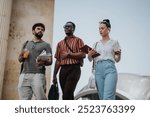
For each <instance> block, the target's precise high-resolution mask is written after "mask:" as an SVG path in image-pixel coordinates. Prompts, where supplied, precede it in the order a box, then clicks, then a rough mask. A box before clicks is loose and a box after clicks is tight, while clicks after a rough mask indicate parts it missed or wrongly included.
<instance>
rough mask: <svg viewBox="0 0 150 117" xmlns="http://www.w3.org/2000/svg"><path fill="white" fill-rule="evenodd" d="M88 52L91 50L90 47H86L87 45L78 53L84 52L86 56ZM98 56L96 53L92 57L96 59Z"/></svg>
mask: <svg viewBox="0 0 150 117" xmlns="http://www.w3.org/2000/svg"><path fill="white" fill-rule="evenodd" d="M90 50H92V48H91V47H90V46H88V45H84V46H83V47H82V48H80V51H81V52H84V53H86V54H88V52H89V51H90ZM99 55H100V53H98V52H96V53H95V54H94V55H93V56H92V57H93V58H95V57H97V56H99Z"/></svg>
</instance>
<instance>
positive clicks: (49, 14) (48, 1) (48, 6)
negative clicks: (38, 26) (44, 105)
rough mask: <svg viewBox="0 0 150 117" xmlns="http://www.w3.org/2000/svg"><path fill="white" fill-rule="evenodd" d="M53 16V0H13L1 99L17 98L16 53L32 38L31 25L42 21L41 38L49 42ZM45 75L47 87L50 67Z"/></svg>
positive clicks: (17, 73) (17, 63)
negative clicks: (43, 29)
mask: <svg viewBox="0 0 150 117" xmlns="http://www.w3.org/2000/svg"><path fill="white" fill-rule="evenodd" d="M53 17H54V0H13V4H12V13H11V21H10V31H9V39H8V47H7V56H6V64H5V72H4V81H3V90H2V99H11V100H14V99H18V91H17V85H18V78H19V71H20V63H19V62H18V55H19V51H20V48H21V46H22V44H23V43H24V42H25V41H26V40H32V38H33V35H32V25H33V24H34V23H37V22H42V23H44V24H45V26H46V31H45V34H44V36H43V39H44V40H45V41H47V42H49V43H50V44H51V42H52V36H53V35H52V34H53ZM46 76H47V89H49V85H50V67H47V74H46ZM47 91H48V90H47Z"/></svg>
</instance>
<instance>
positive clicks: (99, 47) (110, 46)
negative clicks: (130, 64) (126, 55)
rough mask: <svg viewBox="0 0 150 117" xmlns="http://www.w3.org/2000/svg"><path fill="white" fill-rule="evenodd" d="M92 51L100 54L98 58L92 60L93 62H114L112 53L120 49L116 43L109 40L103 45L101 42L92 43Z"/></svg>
mask: <svg viewBox="0 0 150 117" xmlns="http://www.w3.org/2000/svg"><path fill="white" fill-rule="evenodd" d="M93 49H95V50H96V51H97V52H98V53H100V56H98V57H95V58H94V61H95V62H97V61H99V60H107V59H109V60H112V61H114V62H115V59H114V54H115V53H114V51H115V50H119V49H121V48H120V45H119V43H118V41H116V40H112V39H110V40H108V41H107V42H106V43H105V44H103V43H102V42H101V41H98V42H96V43H94V45H93Z"/></svg>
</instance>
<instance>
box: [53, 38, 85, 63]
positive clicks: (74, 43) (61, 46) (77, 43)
mask: <svg viewBox="0 0 150 117" xmlns="http://www.w3.org/2000/svg"><path fill="white" fill-rule="evenodd" d="M66 41H67V43H68V45H69V47H70V48H71V49H72V51H73V53H77V52H80V48H81V47H83V46H84V42H83V41H82V39H80V38H78V37H76V36H73V37H72V38H69V39H66ZM62 52H71V51H70V49H69V48H68V47H67V45H66V43H65V39H63V40H61V41H60V42H59V43H58V44H57V49H56V53H55V58H56V59H57V60H58V61H59V62H60V65H72V64H79V63H80V60H79V59H74V58H66V59H63V60H62V59H61V53H62Z"/></svg>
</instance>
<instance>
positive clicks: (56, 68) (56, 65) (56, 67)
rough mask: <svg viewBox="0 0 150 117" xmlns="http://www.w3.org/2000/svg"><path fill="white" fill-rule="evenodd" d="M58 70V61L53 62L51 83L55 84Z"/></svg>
mask: <svg viewBox="0 0 150 117" xmlns="http://www.w3.org/2000/svg"><path fill="white" fill-rule="evenodd" d="M59 69H60V63H59V61H58V60H56V62H55V67H54V73H53V83H54V84H55V83H57V73H58V71H59Z"/></svg>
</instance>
